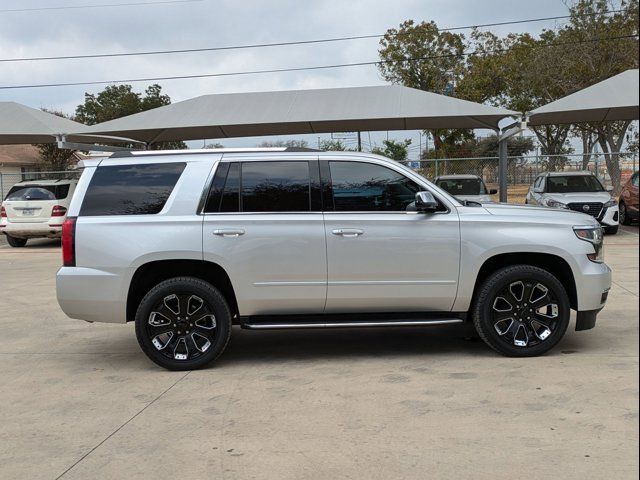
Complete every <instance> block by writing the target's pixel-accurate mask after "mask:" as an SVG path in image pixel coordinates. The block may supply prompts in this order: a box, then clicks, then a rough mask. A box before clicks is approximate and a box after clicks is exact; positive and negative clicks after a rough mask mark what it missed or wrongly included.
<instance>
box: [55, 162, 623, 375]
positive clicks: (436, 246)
mask: <svg viewBox="0 0 640 480" xmlns="http://www.w3.org/2000/svg"><path fill="white" fill-rule="evenodd" d="M85 167H86V168H85V169H84V171H83V173H82V177H81V179H80V182H79V183H78V188H77V190H76V194H75V195H74V197H73V200H72V202H71V206H70V208H69V216H68V217H67V219H66V221H65V223H64V227H63V236H62V253H63V265H64V266H63V267H62V268H61V269H60V270H59V271H58V275H57V295H58V302H59V303H60V306H61V307H62V310H63V311H64V312H65V313H66V314H67V315H69V316H70V317H72V318H79V319H83V320H87V321H91V322H93V321H96V322H116V323H117V322H120V323H125V322H129V321H131V322H135V325H136V335H137V338H138V342H139V344H140V347H141V348H142V350H143V351H144V352H145V353H146V354H147V355H148V356H149V358H150V359H151V360H153V361H154V362H156V363H157V364H159V365H161V366H163V367H166V368H169V369H175V370H185V369H193V368H198V367H202V366H204V365H206V364H207V363H209V362H211V361H212V360H214V359H215V358H216V357H218V356H219V355H220V354H221V353H222V352H223V350H224V348H225V346H226V345H227V342H228V340H229V336H230V335H231V326H232V324H236V325H239V326H241V327H243V328H248V329H253V330H262V329H274V328H280V329H282V328H312V329H318V328H330V327H333V328H340V327H342V328H354V327H384V326H392V327H393V326H395V327H399V326H418V325H424V326H427V325H443V324H463V323H465V322H469V323H471V324H473V325H474V326H475V328H476V330H477V331H478V333H479V334H480V336H481V337H482V338H483V339H484V341H485V342H486V343H487V344H488V345H489V346H490V347H491V348H493V349H495V350H496V351H498V352H501V353H503V354H505V355H510V356H533V355H540V354H542V353H544V352H546V351H548V350H549V349H551V348H552V347H553V346H554V345H556V344H557V343H558V342H559V341H560V339H561V338H562V336H563V335H564V333H565V331H566V330H567V327H568V326H569V321H570V310H571V309H574V310H576V311H577V312H578V313H577V316H576V330H586V329H589V328H593V327H594V326H595V322H596V316H597V314H598V312H599V311H600V310H601V309H602V308H603V307H604V305H605V303H606V301H607V295H608V291H609V288H610V286H611V270H610V269H609V267H607V265H606V264H605V263H604V259H603V243H602V240H603V236H602V229H601V228H600V226H599V225H598V222H596V221H595V219H593V218H592V217H590V216H588V215H584V214H581V213H576V212H571V211H555V212H554V211H549V210H543V209H540V208H533V207H525V206H515V205H503V204H485V205H480V204H477V203H476V204H473V205H463V204H461V203H460V202H458V201H457V200H456V199H455V198H453V197H452V196H450V195H449V194H448V193H446V192H445V191H444V190H441V189H439V188H438V187H436V186H435V185H433V184H432V183H429V182H428V181H427V180H426V179H424V178H423V177H421V176H420V175H418V174H417V173H415V172H414V171H413V170H411V169H409V168H407V167H405V166H403V165H401V164H399V163H398V162H395V161H393V160H389V159H387V158H384V157H380V156H376V155H370V154H362V153H346V152H313V151H311V152H288V151H268V152H260V151H226V150H221V151H216V150H206V151H195V152H194V151H185V152H176V151H169V152H139V153H138V152H136V153H126V154H123V153H120V154H115V155H113V156H112V157H111V158H109V159H104V160H93V161H91V162H85Z"/></svg>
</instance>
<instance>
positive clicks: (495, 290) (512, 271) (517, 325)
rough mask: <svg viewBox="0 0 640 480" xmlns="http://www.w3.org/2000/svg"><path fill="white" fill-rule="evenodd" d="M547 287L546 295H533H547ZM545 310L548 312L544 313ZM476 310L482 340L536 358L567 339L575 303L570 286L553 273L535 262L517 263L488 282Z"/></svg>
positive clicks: (506, 352)
mask: <svg viewBox="0 0 640 480" xmlns="http://www.w3.org/2000/svg"><path fill="white" fill-rule="evenodd" d="M518 284H521V286H520V285H518ZM514 285H515V287H514ZM540 286H542V288H541V287H540ZM545 289H546V294H545V296H544V298H543V297H542V296H540V298H538V297H537V296H534V294H535V295H542V294H543V293H544V292H545ZM519 291H521V295H520V299H519V300H518V293H519ZM505 292H507V293H505ZM527 292H528V293H527ZM509 294H510V295H511V296H509ZM527 297H528V301H525V300H526V299H527ZM503 300H504V301H506V304H502V301H503ZM532 300H534V301H532ZM511 303H516V305H515V306H513V307H512V308H511V311H509V309H508V307H507V305H511ZM544 303H546V305H543V304H544ZM536 305H537V307H536ZM498 307H500V308H498ZM543 309H544V311H545V312H546V313H545V314H542V313H540V311H541V310H543ZM471 313H472V318H473V324H474V326H475V327H476V330H477V332H478V334H479V335H480V338H482V340H484V342H485V343H486V344H487V345H489V346H490V347H491V348H492V349H494V350H495V351H496V352H498V353H501V354H503V355H506V356H510V357H534V356H537V355H542V354H544V353H546V352H548V351H549V350H551V349H552V348H553V347H554V346H555V345H556V344H557V343H558V342H559V341H560V340H561V339H562V337H563V336H564V334H565V332H566V331H567V327H568V326H569V320H570V315H571V307H570V304H569V297H568V296H567V292H566V290H565V288H564V287H563V286H562V284H561V283H560V282H559V281H558V279H557V278H556V277H554V276H553V275H552V274H550V273H549V272H547V271H546V270H543V269H541V268H538V267H533V266H530V265H514V266H511V267H506V268H503V269H501V270H498V271H497V272H495V273H493V274H491V275H490V276H489V278H487V279H486V280H485V281H484V282H483V284H482V285H481V286H480V288H479V290H478V292H477V294H476V297H475V299H474V304H473V308H472V312H471ZM547 314H551V315H553V316H551V315H547ZM554 314H555V315H554ZM503 317H505V318H504V319H503V320H498V319H501V318H503ZM509 317H510V318H509ZM525 335H526V338H525Z"/></svg>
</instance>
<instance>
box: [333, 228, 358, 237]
mask: <svg viewBox="0 0 640 480" xmlns="http://www.w3.org/2000/svg"><path fill="white" fill-rule="evenodd" d="M331 233H333V234H334V235H340V236H341V237H358V236H360V235H363V234H364V230H360V229H358V228H338V229H336V230H332V231H331Z"/></svg>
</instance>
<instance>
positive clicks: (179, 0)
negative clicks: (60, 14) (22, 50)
mask: <svg viewBox="0 0 640 480" xmlns="http://www.w3.org/2000/svg"><path fill="white" fill-rule="evenodd" d="M202 1H204V0H154V1H150V2H126V3H97V4H93V5H60V6H55V7H33V8H9V9H3V10H0V13H18V12H39V11H44V10H80V9H83V8H108V7H133V6H143V5H163V4H165V5H166V4H171V3H195V2H202Z"/></svg>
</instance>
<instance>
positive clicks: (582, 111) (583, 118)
mask: <svg viewBox="0 0 640 480" xmlns="http://www.w3.org/2000/svg"><path fill="white" fill-rule="evenodd" d="M637 119H638V70H637V69H636V70H627V71H626V72H622V73H620V74H618V75H615V76H613V77H611V78H608V79H607V80H604V81H602V82H599V83H596V84H595V85H592V86H590V87H587V88H585V89H583V90H579V91H577V92H576V93H572V94H571V95H568V96H566V97H563V98H560V99H559V100H556V101H554V102H551V103H549V104H547V105H544V106H542V107H540V108H536V109H535V110H533V111H532V112H531V113H530V114H529V122H528V123H529V125H531V126H537V125H549V124H554V125H556V124H569V123H583V122H609V121H614V120H637Z"/></svg>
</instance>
